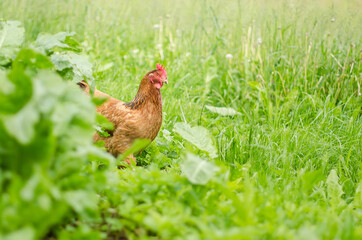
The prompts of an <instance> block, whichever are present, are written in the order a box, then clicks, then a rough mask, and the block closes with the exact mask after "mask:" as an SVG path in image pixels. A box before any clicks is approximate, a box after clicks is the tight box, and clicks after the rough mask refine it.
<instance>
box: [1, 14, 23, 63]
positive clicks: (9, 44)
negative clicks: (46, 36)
mask: <svg viewBox="0 0 362 240" xmlns="http://www.w3.org/2000/svg"><path fill="white" fill-rule="evenodd" d="M23 41H24V28H23V27H21V22H19V21H3V20H1V19H0V67H1V66H6V65H8V64H9V63H11V61H12V59H13V58H14V57H15V55H16V53H17V52H18V50H19V47H20V45H21V44H22V43H23Z"/></svg>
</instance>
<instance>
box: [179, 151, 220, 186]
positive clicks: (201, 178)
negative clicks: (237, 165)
mask: <svg viewBox="0 0 362 240" xmlns="http://www.w3.org/2000/svg"><path fill="white" fill-rule="evenodd" d="M181 170H182V173H183V174H185V176H186V178H187V179H188V180H189V181H190V182H192V183H194V184H201V185H205V184H206V183H207V182H208V181H210V179H212V178H213V177H214V175H215V172H217V171H218V170H219V168H218V167H217V166H215V165H214V164H212V163H210V162H207V161H205V160H203V159H201V158H199V157H198V156H196V155H193V154H191V153H188V154H187V155H186V159H185V160H184V162H182V164H181Z"/></svg>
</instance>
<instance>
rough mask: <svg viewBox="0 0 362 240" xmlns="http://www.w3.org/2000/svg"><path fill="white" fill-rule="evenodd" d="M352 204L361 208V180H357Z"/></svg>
mask: <svg viewBox="0 0 362 240" xmlns="http://www.w3.org/2000/svg"><path fill="white" fill-rule="evenodd" d="M353 206H355V207H357V208H360V209H362V181H360V182H359V184H358V187H357V189H356V193H355V196H354V201H353Z"/></svg>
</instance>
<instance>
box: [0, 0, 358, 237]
mask: <svg viewBox="0 0 362 240" xmlns="http://www.w3.org/2000/svg"><path fill="white" fill-rule="evenodd" d="M0 9H1V10H0V18H2V19H3V20H18V21H20V22H22V24H23V26H24V28H25V41H24V43H23V46H24V48H25V47H26V46H31V44H32V43H33V42H34V41H35V40H36V39H37V36H38V35H39V34H40V33H50V34H56V33H58V32H75V33H76V35H75V36H74V39H76V40H77V41H78V42H79V43H80V45H81V48H82V49H83V51H82V54H83V55H86V56H88V57H89V60H90V62H91V63H92V64H93V76H94V79H95V80H94V82H95V85H96V86H97V88H98V89H100V90H101V91H103V92H106V93H108V94H110V95H111V96H114V97H116V98H119V99H121V100H124V101H131V100H132V98H133V97H134V96H135V94H136V91H137V89H138V85H139V82H140V80H141V78H142V77H143V75H144V74H145V73H147V72H148V71H149V70H151V69H154V68H155V66H156V63H162V64H164V65H165V67H166V69H167V73H168V81H169V84H168V85H165V86H164V87H163V88H162V90H161V92H162V96H163V103H164V108H163V112H164V121H163V125H162V128H161V131H160V133H159V135H158V137H157V138H156V140H155V141H154V142H153V143H152V144H151V146H150V147H149V148H147V149H146V150H145V151H144V152H143V153H142V154H141V155H140V156H138V158H137V161H138V163H139V166H137V167H135V168H134V169H131V168H130V169H123V170H117V168H116V167H115V166H114V165H112V164H106V163H105V162H107V161H108V162H112V161H114V159H112V158H111V157H110V156H104V155H102V153H99V152H98V151H99V150H95V149H93V148H92V146H90V145H91V143H90V142H91V134H92V125H94V121H95V120H94V118H95V112H94V106H93V105H92V104H91V102H90V101H89V100H87V99H86V98H82V96H79V99H73V100H69V104H70V105H72V106H74V108H76V109H78V110H79V109H83V110H82V111H85V110H87V109H90V110H89V113H86V112H85V113H84V114H83V113H82V114H83V115H80V116H78V117H79V118H82V117H83V119H82V121H84V124H85V125H86V127H84V128H85V129H87V130H86V134H84V135H82V137H81V138H80V137H79V136H78V134H79V133H80V132H78V131H75V132H71V130H74V129H72V128H69V129H68V130H67V129H66V128H64V129H62V134H63V135H64V136H67V137H64V138H63V137H62V138H61V140H59V141H58V140H54V141H51V145H44V143H43V142H40V140H36V138H35V140H32V141H33V142H32V143H33V144H35V146H37V147H36V148H33V147H32V146H33V145H31V144H30V145H29V144H28V143H21V141H20V143H19V140H16V137H14V136H12V137H11V136H10V135H11V134H8V135H7V133H6V131H5V128H6V122H5V120H3V121H4V123H2V122H1V121H0V130H1V131H2V132H1V131H0V140H1V142H0V143H1V144H2V145H3V146H6V147H2V148H1V147H0V150H1V151H0V158H1V157H2V158H3V159H2V160H1V162H0V164H1V167H2V170H1V171H0V185H1V188H0V190H1V191H2V196H1V203H0V210H2V212H3V214H2V216H1V222H0V237H4V239H20V238H21V239H38V238H46V239H69V238H70V237H71V238H72V239H81V238H83V239H100V238H111V239H310V240H312V239H360V238H361V237H362V172H361V171H362V170H361V163H362V95H361V93H362V89H361V85H362V80H361V78H362V76H361V42H362V41H361V34H362V28H361V23H362V5H361V2H360V1H357V0H351V1H325V0H323V1H311V0H308V1H293V0H290V1H261V0H258V1H242V0H240V1H211V0H210V1H208V0H204V1H189V0H185V1H166V0H159V1H138V0H136V1H118V0H106V1H101V0H92V1H87V0H84V1H79V0H78V1H75V0H62V1H45V0H11V1H10V0H2V1H1V2H0ZM44 61H45V60H44ZM14 63H16V60H14ZM14 66H15V65H14ZM13 68H15V67H13ZM0 76H1V75H0ZM35 78H36V77H34V79H35ZM38 78H39V77H38ZM52 78H54V79H55V78H56V77H54V76H52ZM33 81H37V80H33ZM42 81H44V84H45V83H46V81H47V80H45V79H43V80H42ZM59 81H60V80H59ZM45 85H46V84H45ZM56 86H58V85H56ZM59 86H63V85H61V83H59ZM64 86H65V85H64ZM67 86H69V88H71V87H70V85H67ZM51 89H52V88H51V87H49V89H48V90H47V91H48V92H49V94H50V95H51V94H53V93H52V90H51ZM64 94H65V95H64V97H62V98H59V99H65V98H66V99H71V98H72V96H73V97H74V95H78V94H79V95H81V93H80V91H77V90H76V87H74V90H71V91H70V93H69V94H68V95H69V96H68V95H66V93H64ZM66 96H68V97H66ZM74 98H76V97H74ZM59 99H58V100H57V101H63V100H59ZM39 101H41V100H39ZM85 106H86V107H85ZM208 106H214V107H228V108H233V109H235V110H236V111H237V112H239V113H238V114H234V115H232V114H226V115H224V114H225V112H223V111H222V112H221V113H220V112H219V113H216V112H215V110H214V111H212V108H211V109H210V107H208ZM79 111H80V112H82V111H81V110H79ZM42 114H43V113H42ZM30 115H31V114H30ZM84 117H85V118H84ZM88 118H89V119H88ZM3 119H5V117H4V118H3ZM40 119H41V120H39V122H40V123H41V121H43V119H46V115H44V116H43V117H41V118H40ZM52 119H53V118H52ZM59 119H61V120H59V121H58V122H61V121H63V118H59ZM52 121H53V125H52V124H50V125H49V126H48V125H46V126H47V127H49V129H50V130H49V132H50V133H49V136H51V137H52V136H55V137H54V138H55V139H58V135H56V133H57V131H59V129H58V128H56V127H55V126H57V125H56V124H58V122H57V121H56V120H54V119H53V120H52ZM64 121H68V122H69V124H73V122H71V121H69V120H64ZM180 122H181V123H182V124H183V125H182V126H183V127H185V126H189V127H196V126H201V127H203V128H202V129H207V133H205V132H203V130H200V131H197V129H196V128H195V129H191V132H192V133H193V134H194V135H195V136H194V137H190V136H187V134H182V133H181V134H180V130H177V127H175V126H178V127H180V126H181V125H180V124H179V123H180ZM40 123H39V124H40ZM74 124H78V123H74ZM82 124H83V123H82ZM4 126H5V128H4ZM37 126H38V125H37ZM44 126H45V125H44ZM53 126H54V127H53ZM82 126H83V125H82ZM33 127H34V129H35V130H34V131H35V132H36V134H38V132H39V136H41V134H43V133H42V132H41V131H42V129H40V128H39V126H38V127H35V126H33ZM57 129H58V130H57ZM199 129H200V128H199ZM53 132H54V133H53ZM81 133H83V132H81ZM1 134H2V135H1ZM198 134H200V135H198ZM63 135H62V136H63ZM1 136H2V137H1ZM47 136H48V135H47ZM59 136H60V135H59ZM12 138H14V139H12ZM77 138H78V140H77ZM203 138H206V139H211V140H210V141H211V143H210V142H209V141H208V140H206V143H207V144H206V146H205V141H204V140H203ZM10 139H11V140H10ZM39 139H40V138H39ZM64 139H65V140H64ZM79 139H80V140H81V141H80V140H79ZM37 141H38V142H37ZM8 142H14V143H11V144H10V143H9V144H6V143H8ZM37 144H38V145H37ZM49 144H50V143H49ZM78 145H79V146H83V145H84V146H85V145H86V146H87V148H85V149H86V151H85V152H82V153H81V154H80V153H79V151H76V150H74V148H76V147H77V146H78ZM9 146H10V147H9ZM39 146H41V147H39ZM49 146H52V147H49ZM65 146H66V147H65ZM47 148H48V149H47ZM213 148H215V149H216V152H217V156H216V157H215V154H214V152H213V150H211V151H208V149H213ZM9 149H16V151H20V152H22V151H23V150H24V149H25V150H24V151H23V152H22V153H24V152H26V153H30V154H29V155H32V156H33V157H32V161H25V160H24V158H26V157H24V156H21V154H20V155H19V154H18V155H16V154H15V150H14V152H13V153H11V154H10V153H7V152H6V151H11V150H9ZM50 149H52V150H50ZM54 149H55V150H54ZM59 149H60V150H59ZM87 151H89V152H87ZM92 151H93V152H92ZM4 152H5V153H4ZM35 152H36V153H35ZM94 152H97V153H96V154H94ZM75 153H76V154H75ZM1 154H2V155H1ZM44 154H45V155H46V156H47V160H46V161H45V160H44V161H45V163H44V164H43V162H41V161H40V160H39V161H37V160H34V159H38V158H39V159H43V156H44ZM77 154H78V155H77ZM82 154H83V155H82ZM92 154H94V155H92ZM95 155H96V156H97V157H95ZM14 156H15V157H14ZM59 156H61V157H59ZM80 156H81V157H80ZM14 159H17V160H18V161H14ZM44 159H45V158H44ZM80 159H82V160H80ZM102 159H103V160H102ZM104 159H107V160H104ZM197 161H199V162H203V161H206V163H205V164H206V166H208V167H209V168H205V172H204V173H200V174H201V175H200V176H199V177H200V178H201V179H203V180H205V179H206V180H205V181H198V180H200V179H196V180H195V179H193V178H192V176H191V177H190V175H189V174H188V170H187V164H185V163H187V162H188V163H190V164H191V163H192V164H196V163H195V162H197ZM9 162H14V164H10V163H9ZM24 162H26V163H24ZM49 162H50V163H49ZM64 162H66V163H67V164H68V165H64ZM192 164H191V166H192V167H193V166H194V165H192ZM19 166H21V167H19ZM65 166H67V167H65ZM69 166H71V167H69ZM104 166H106V167H104ZM192 167H191V168H192ZM70 169H71V170H70ZM67 171H69V172H67ZM72 174H73V175H72ZM74 176H76V177H74ZM34 179H37V180H34ZM193 180H194V181H193ZM47 182H48V183H49V184H46V183H47ZM24 189H27V191H25V190H24ZM54 189H56V190H54ZM69 189H73V190H72V191H69ZM74 189H76V190H74ZM24 191H25V192H26V193H24ZM55 192H57V193H55ZM58 192H59V193H58ZM35 216H36V217H35ZM50 216H51V217H50Z"/></svg>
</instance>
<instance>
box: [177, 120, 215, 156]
mask: <svg viewBox="0 0 362 240" xmlns="http://www.w3.org/2000/svg"><path fill="white" fill-rule="evenodd" d="M174 131H175V132H177V133H178V134H180V135H181V137H182V138H184V139H185V140H187V141H189V142H190V143H192V144H194V145H195V146H196V147H198V148H199V149H200V150H203V151H205V152H208V153H209V155H210V157H212V158H215V157H217V150H216V148H215V146H214V144H213V142H212V139H211V136H210V133H209V131H208V130H207V129H206V128H204V127H202V126H196V127H191V126H190V125H188V124H187V123H182V122H179V123H176V124H175V126H174Z"/></svg>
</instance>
